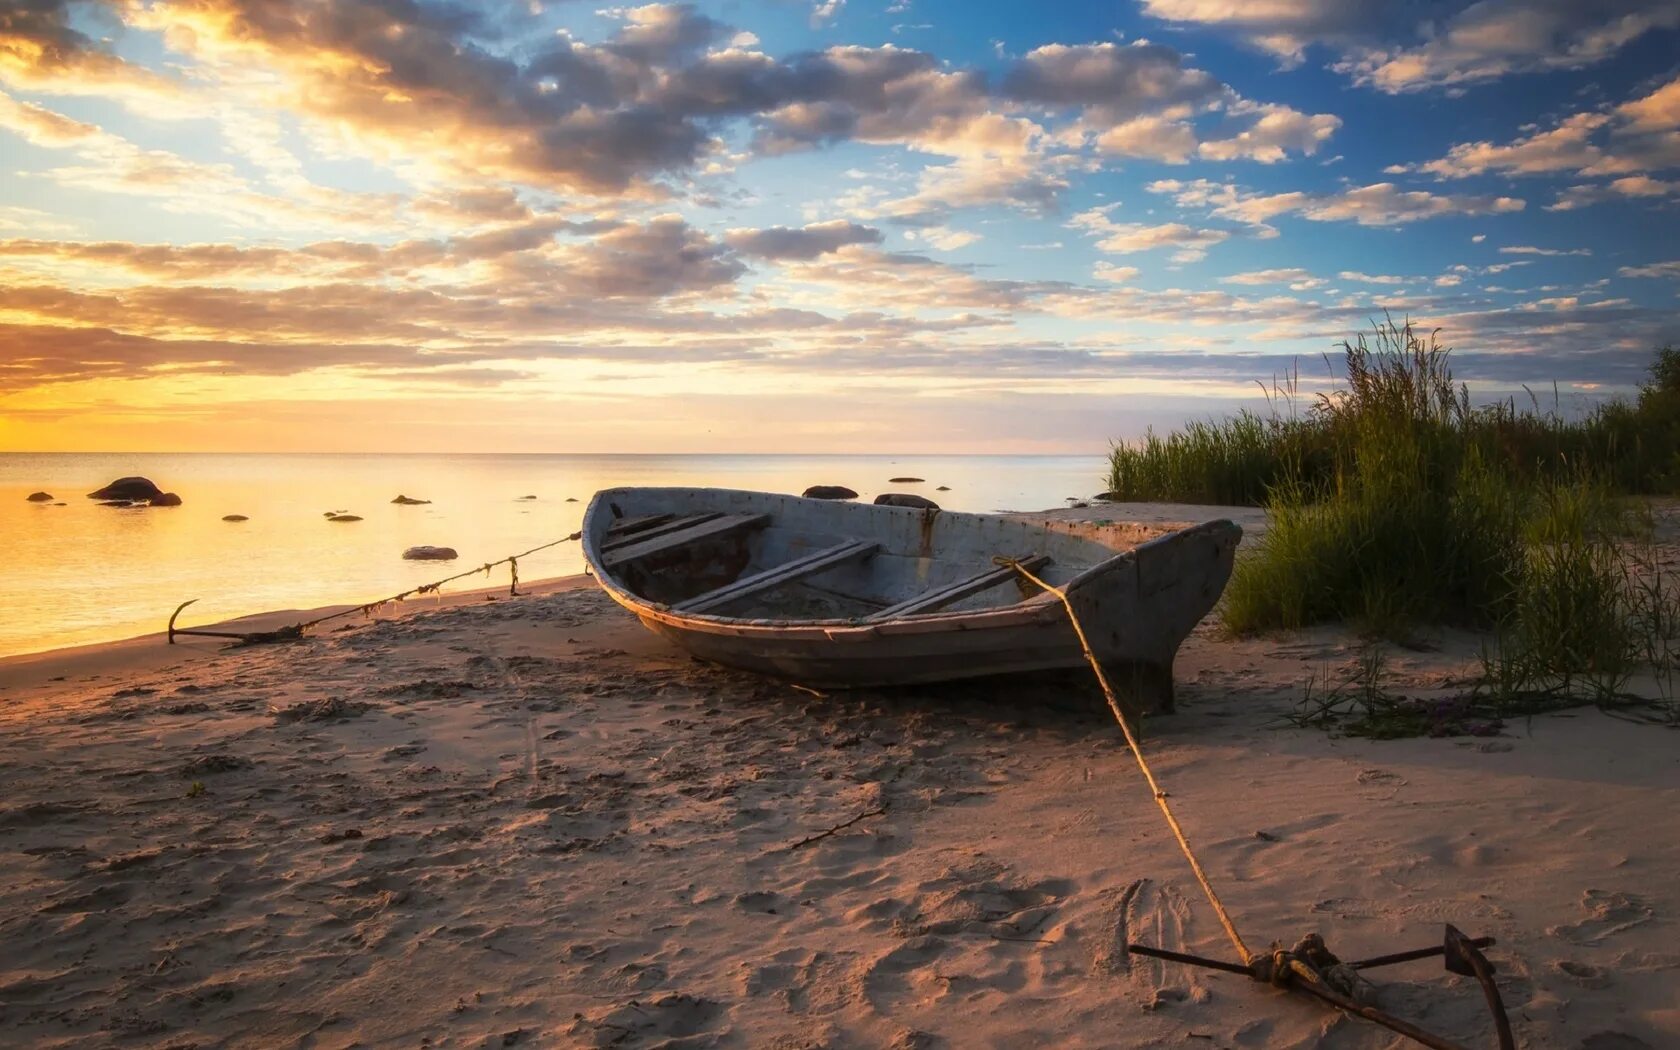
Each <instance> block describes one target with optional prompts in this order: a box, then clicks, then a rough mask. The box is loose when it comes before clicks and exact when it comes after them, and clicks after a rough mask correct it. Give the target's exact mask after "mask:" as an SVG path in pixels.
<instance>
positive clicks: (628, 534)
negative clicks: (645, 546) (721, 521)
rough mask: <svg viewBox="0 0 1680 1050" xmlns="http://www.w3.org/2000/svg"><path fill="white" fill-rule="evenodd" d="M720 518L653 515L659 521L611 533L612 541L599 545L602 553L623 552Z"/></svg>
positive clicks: (702, 515)
mask: <svg viewBox="0 0 1680 1050" xmlns="http://www.w3.org/2000/svg"><path fill="white" fill-rule="evenodd" d="M721 517H723V515H722V514H688V515H685V516H683V517H680V518H679V517H677V516H676V515H674V514H658V515H654V516H653V518H654V519H659V520H649V521H647V523H646V524H642V525H638V526H633V527H631V528H629V529H626V530H625V532H624V534H620V533H616V532H615V533H613V534H612V539H610V540H608V541H607V542H606V543H603V544H602V545H601V550H602V552H603V553H611V552H612V551H616V550H623V549H624V548H625V547H628V546H630V545H631V544H632V543H640V542H642V541H643V540H656V539H658V538H659V537H661V536H669V535H671V534H672V533H677V532H681V531H683V530H684V529H688V528H693V527H694V526H696V525H704V524H705V523H706V522H708V521H715V520H717V519H718V518H721Z"/></svg>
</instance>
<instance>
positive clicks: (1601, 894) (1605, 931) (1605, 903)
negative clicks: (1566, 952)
mask: <svg viewBox="0 0 1680 1050" xmlns="http://www.w3.org/2000/svg"><path fill="white" fill-rule="evenodd" d="M1581 909H1582V910H1583V911H1585V912H1586V913H1587V917H1586V918H1584V919H1582V920H1581V921H1580V922H1571V923H1564V924H1563V925H1560V926H1550V927H1547V929H1546V932H1547V933H1549V934H1551V935H1552V936H1553V937H1557V938H1560V939H1562V940H1566V941H1568V942H1570V943H1571V944H1597V943H1599V942H1600V941H1602V940H1604V939H1605V938H1606V937H1611V936H1614V935H1615V934H1618V933H1621V932H1623V931H1625V930H1631V929H1633V928H1634V927H1635V926H1643V925H1644V924H1645V923H1648V922H1650V921H1651V919H1652V918H1654V915H1655V913H1653V912H1652V910H1651V906H1650V905H1649V904H1646V903H1645V900H1644V898H1642V897H1639V896H1636V895H1634V894H1631V893H1615V892H1612V891H1609V890H1588V891H1587V892H1585V893H1583V894H1581Z"/></svg>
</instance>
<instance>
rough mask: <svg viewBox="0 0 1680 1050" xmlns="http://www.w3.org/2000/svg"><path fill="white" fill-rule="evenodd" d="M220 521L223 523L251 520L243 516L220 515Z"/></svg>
mask: <svg viewBox="0 0 1680 1050" xmlns="http://www.w3.org/2000/svg"><path fill="white" fill-rule="evenodd" d="M222 520H223V521H250V520H251V519H250V518H247V517H246V516H245V515H243V514H223V515H222Z"/></svg>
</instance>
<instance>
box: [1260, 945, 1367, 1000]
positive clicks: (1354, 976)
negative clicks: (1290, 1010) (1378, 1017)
mask: <svg viewBox="0 0 1680 1050" xmlns="http://www.w3.org/2000/svg"><path fill="white" fill-rule="evenodd" d="M1248 973H1249V976H1250V977H1253V978H1254V979H1255V980H1256V981H1260V982H1262V983H1265V984H1270V985H1274V986H1276V987H1278V988H1287V987H1289V985H1290V983H1291V982H1292V981H1295V980H1301V981H1308V982H1312V983H1316V984H1323V985H1326V986H1328V987H1330V988H1333V989H1335V990H1336V991H1338V992H1340V993H1342V994H1343V995H1345V996H1347V997H1348V998H1349V999H1352V1000H1354V1001H1355V1002H1360V1003H1363V1002H1366V1001H1368V999H1369V998H1370V992H1371V985H1370V982H1368V981H1366V980H1365V978H1364V977H1362V976H1360V974H1359V971H1358V970H1355V969H1354V968H1353V967H1351V966H1349V965H1348V964H1346V963H1344V962H1342V960H1341V959H1339V958H1337V957H1336V955H1335V953H1333V952H1331V951H1330V949H1329V947H1328V946H1326V945H1325V943H1324V938H1323V937H1320V936H1319V935H1318V934H1316V933H1309V934H1306V935H1305V936H1303V937H1302V938H1301V939H1300V940H1299V941H1296V942H1295V946H1294V947H1293V948H1285V947H1284V946H1283V945H1282V943H1280V942H1277V941H1274V942H1272V947H1271V949H1270V950H1269V951H1264V952H1255V953H1254V954H1253V955H1250V956H1249V957H1248Z"/></svg>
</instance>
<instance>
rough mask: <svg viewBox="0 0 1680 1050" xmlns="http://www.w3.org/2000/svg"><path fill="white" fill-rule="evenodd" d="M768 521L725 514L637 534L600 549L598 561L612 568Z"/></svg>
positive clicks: (762, 517) (767, 517)
mask: <svg viewBox="0 0 1680 1050" xmlns="http://www.w3.org/2000/svg"><path fill="white" fill-rule="evenodd" d="M769 523H770V515H768V514H726V515H724V516H723V517H720V518H711V519H709V520H706V521H702V522H700V523H698V524H696V525H690V526H689V527H687V528H685V529H682V530H679V531H677V532H671V533H666V534H664V535H661V536H655V537H653V538H651V539H644V538H642V537H640V536H638V537H636V542H634V543H630V544H626V545H625V546H623V547H620V548H618V549H617V550H613V551H602V552H601V564H602V565H603V566H605V567H606V568H608V569H616V568H618V567H619V566H621V565H624V564H626V563H628V562H633V561H637V560H640V559H642V558H646V557H649V556H651V555H654V554H662V553H664V552H666V551H672V550H676V549H677V548H679V547H686V546H688V545H689V544H691V543H700V542H702V541H704V540H714V539H721V538H722V537H724V536H730V535H733V534H735V533H737V532H744V531H746V530H747V529H761V528H763V527H764V526H765V525H768V524H769Z"/></svg>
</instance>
